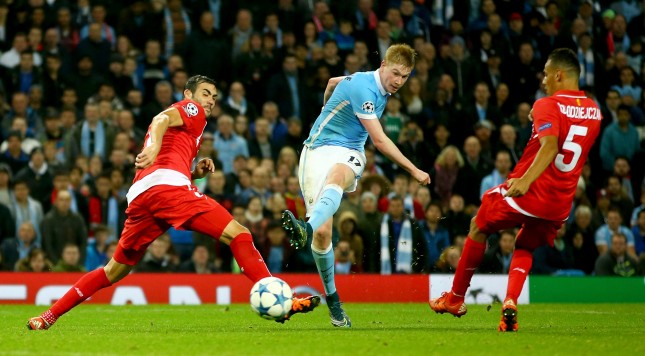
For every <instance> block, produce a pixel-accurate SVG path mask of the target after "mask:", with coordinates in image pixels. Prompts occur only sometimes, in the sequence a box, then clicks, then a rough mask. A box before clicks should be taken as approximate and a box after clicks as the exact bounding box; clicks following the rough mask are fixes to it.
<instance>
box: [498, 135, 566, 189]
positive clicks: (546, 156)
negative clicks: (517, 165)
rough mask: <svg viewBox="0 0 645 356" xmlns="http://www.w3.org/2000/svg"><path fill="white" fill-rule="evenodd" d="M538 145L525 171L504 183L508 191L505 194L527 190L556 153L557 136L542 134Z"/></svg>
mask: <svg viewBox="0 0 645 356" xmlns="http://www.w3.org/2000/svg"><path fill="white" fill-rule="evenodd" d="M540 146H541V147H540V150H539V151H538V153H537V155H536V156H535V159H534V160H533V163H531V166H530V167H529V169H528V170H527V171H526V173H524V175H523V176H522V177H520V178H511V179H509V180H508V182H507V183H506V185H507V186H508V191H507V192H506V194H505V196H507V197H517V196H521V195H524V194H526V192H528V191H529V187H530V186H531V184H532V183H533V182H535V180H536V179H538V177H539V176H540V175H541V174H542V172H544V170H545V169H546V167H548V166H549V164H551V162H553V160H554V159H555V156H556V155H557V154H558V137H557V136H543V137H542V138H540Z"/></svg>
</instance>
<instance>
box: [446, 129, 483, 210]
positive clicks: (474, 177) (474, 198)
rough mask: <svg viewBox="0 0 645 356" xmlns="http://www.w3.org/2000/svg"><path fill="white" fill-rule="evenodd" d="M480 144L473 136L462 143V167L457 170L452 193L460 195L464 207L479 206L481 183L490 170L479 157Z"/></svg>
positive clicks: (480, 156)
mask: <svg viewBox="0 0 645 356" xmlns="http://www.w3.org/2000/svg"><path fill="white" fill-rule="evenodd" d="M481 149H482V148H481V144H480V143H479V140H478V139H477V138H476V137H475V136H470V137H468V138H467V139H466V141H464V165H463V166H462V167H460V168H459V171H458V173H457V178H456V181H455V184H454V188H453V191H454V192H455V193H458V194H460V195H461V196H462V197H463V198H464V201H465V203H466V205H471V204H472V205H479V203H480V200H479V197H480V195H479V193H480V191H479V189H480V187H481V186H480V185H481V181H482V179H483V178H484V176H485V175H486V174H488V172H490V171H491V170H492V169H491V168H492V167H491V164H490V163H489V162H487V161H486V160H485V159H484V157H482V155H481Z"/></svg>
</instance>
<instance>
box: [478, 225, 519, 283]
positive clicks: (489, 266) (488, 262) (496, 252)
mask: <svg viewBox="0 0 645 356" xmlns="http://www.w3.org/2000/svg"><path fill="white" fill-rule="evenodd" d="M514 247H515V231H513V230H504V231H502V232H500V234H499V243H498V244H497V246H494V247H492V248H490V249H489V250H488V251H486V254H484V259H483V260H482V263H481V265H480V266H479V269H478V271H479V272H480V273H495V274H507V273H508V271H509V269H510V266H511V259H512V258H513V250H514Z"/></svg>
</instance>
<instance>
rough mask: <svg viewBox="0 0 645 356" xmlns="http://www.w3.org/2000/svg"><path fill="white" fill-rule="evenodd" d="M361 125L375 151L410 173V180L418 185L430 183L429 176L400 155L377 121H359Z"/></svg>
mask: <svg viewBox="0 0 645 356" xmlns="http://www.w3.org/2000/svg"><path fill="white" fill-rule="evenodd" d="M361 123H362V124H363V126H364V127H365V129H366V130H367V132H368V133H369V135H370V137H371V138H372V142H373V143H374V146H376V149H377V150H379V151H380V152H381V153H383V154H384V155H385V156H386V157H387V158H389V159H390V160H392V161H393V162H394V163H396V164H398V165H399V166H400V167H402V168H403V169H405V170H406V171H407V172H408V173H410V175H411V176H412V178H414V179H415V180H416V181H417V182H419V184H429V183H430V175H429V174H428V173H426V172H424V171H422V170H420V169H419V168H417V167H416V166H415V165H414V164H413V163H412V162H410V160H409V159H407V157H405V156H404V155H403V153H401V151H399V149H398V147H396V145H395V144H394V142H392V140H390V138H389V137H387V135H386V134H385V132H383V127H382V126H381V123H380V122H379V120H377V119H361Z"/></svg>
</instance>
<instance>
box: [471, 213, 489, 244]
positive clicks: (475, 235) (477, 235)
mask: <svg viewBox="0 0 645 356" xmlns="http://www.w3.org/2000/svg"><path fill="white" fill-rule="evenodd" d="M468 236H469V237H470V238H471V239H472V240H474V241H477V242H484V241H486V236H487V235H486V234H485V233H483V232H481V231H480V230H479V226H477V216H475V217H473V218H472V219H471V220H470V231H469V232H468Z"/></svg>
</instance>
